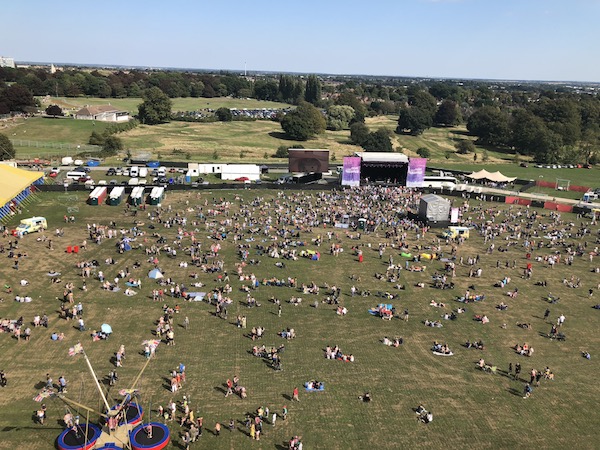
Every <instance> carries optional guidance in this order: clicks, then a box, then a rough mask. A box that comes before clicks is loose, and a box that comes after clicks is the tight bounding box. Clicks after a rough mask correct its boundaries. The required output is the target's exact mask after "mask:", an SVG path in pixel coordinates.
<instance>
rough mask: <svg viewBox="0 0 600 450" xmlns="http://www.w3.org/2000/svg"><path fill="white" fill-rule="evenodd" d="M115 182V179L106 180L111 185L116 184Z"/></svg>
mask: <svg viewBox="0 0 600 450" xmlns="http://www.w3.org/2000/svg"><path fill="white" fill-rule="evenodd" d="M117 183H118V181H117V180H110V181H109V182H108V184H110V185H111V186H114V185H116V184H117Z"/></svg>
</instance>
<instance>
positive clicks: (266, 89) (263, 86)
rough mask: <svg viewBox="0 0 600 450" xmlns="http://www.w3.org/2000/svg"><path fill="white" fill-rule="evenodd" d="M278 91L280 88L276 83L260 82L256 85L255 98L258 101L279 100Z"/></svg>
mask: <svg viewBox="0 0 600 450" xmlns="http://www.w3.org/2000/svg"><path fill="white" fill-rule="evenodd" d="M278 89H279V87H278V86H277V83H275V82H274V81H269V80H258V81H257V82H256V83H255V84H254V96H255V97H256V98H257V99H258V100H269V101H275V100H277V93H278Z"/></svg>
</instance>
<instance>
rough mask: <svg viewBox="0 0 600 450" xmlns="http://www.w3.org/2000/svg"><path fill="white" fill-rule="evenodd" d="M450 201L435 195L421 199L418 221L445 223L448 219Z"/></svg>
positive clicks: (428, 195)
mask: <svg viewBox="0 0 600 450" xmlns="http://www.w3.org/2000/svg"><path fill="white" fill-rule="evenodd" d="M450 206H451V203H450V200H448V199H445V198H444V197H440V196H439V195H435V194H427V195H424V196H423V197H421V203H419V219H421V220H424V221H426V222H446V221H448V219H449V217H450Z"/></svg>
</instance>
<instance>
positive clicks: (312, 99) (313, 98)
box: [304, 75, 321, 105]
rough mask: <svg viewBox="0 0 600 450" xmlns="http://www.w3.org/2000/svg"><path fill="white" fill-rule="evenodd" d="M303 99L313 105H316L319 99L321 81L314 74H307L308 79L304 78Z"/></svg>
mask: <svg viewBox="0 0 600 450" xmlns="http://www.w3.org/2000/svg"><path fill="white" fill-rule="evenodd" d="M304 100H306V101H307V102H308V103H312V104H313V105H316V104H318V103H319V102H320V101H321V82H320V81H319V79H318V78H317V76H316V75H309V76H308V80H306V90H305V91H304Z"/></svg>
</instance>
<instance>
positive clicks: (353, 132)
mask: <svg viewBox="0 0 600 450" xmlns="http://www.w3.org/2000/svg"><path fill="white" fill-rule="evenodd" d="M368 135H369V128H368V127H367V126H366V125H365V124H364V123H363V122H354V123H353V124H352V125H350V140H351V141H352V143H354V144H356V145H362V144H363V143H364V142H365V141H366V140H367V136H368Z"/></svg>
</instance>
